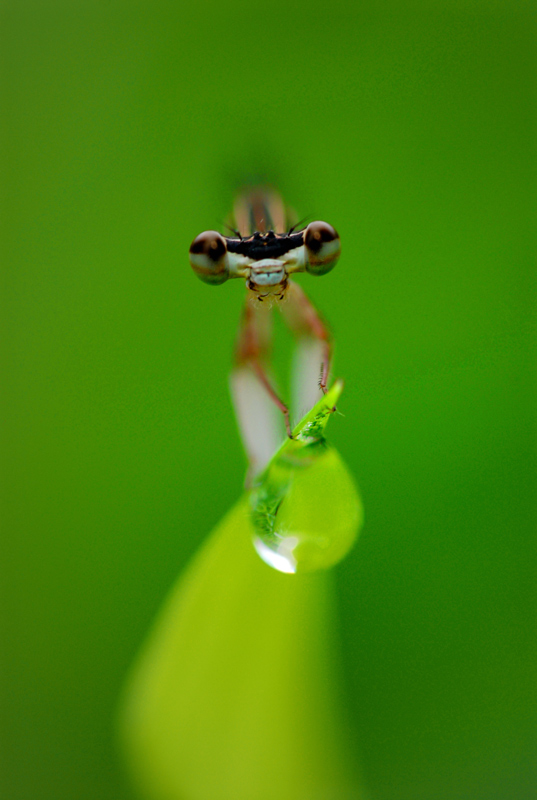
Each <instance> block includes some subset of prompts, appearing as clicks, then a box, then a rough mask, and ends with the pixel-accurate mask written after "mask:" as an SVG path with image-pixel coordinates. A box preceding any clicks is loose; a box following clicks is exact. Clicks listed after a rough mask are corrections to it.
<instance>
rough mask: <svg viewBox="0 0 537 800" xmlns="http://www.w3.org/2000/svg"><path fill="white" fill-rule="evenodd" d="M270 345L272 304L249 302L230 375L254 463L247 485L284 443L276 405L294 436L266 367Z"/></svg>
mask: <svg viewBox="0 0 537 800" xmlns="http://www.w3.org/2000/svg"><path fill="white" fill-rule="evenodd" d="M270 346H271V311H270V308H269V306H268V304H265V305H261V303H256V304H255V305H254V304H253V303H252V302H251V301H247V303H246V306H245V308H244V312H243V317H242V321H241V326H240V329H239V336H238V340H237V347H236V350H235V366H234V369H233V371H232V373H231V377H230V385H231V394H232V397H233V401H234V406H235V414H236V416H237V422H238V425H239V430H240V432H241V436H242V440H243V443H244V447H245V450H246V453H247V456H248V460H249V462H250V466H249V470H248V476H247V484H248V483H249V482H251V479H252V478H253V477H254V476H255V475H256V474H257V473H258V472H259V471H260V470H261V469H263V467H264V466H265V465H266V464H267V462H268V461H269V460H270V459H271V458H272V456H273V455H274V453H275V451H276V450H277V449H278V447H279V446H280V444H281V434H282V430H281V427H280V424H279V419H278V417H277V416H276V415H277V411H276V408H278V409H279V410H280V412H281V413H282V414H283V417H284V422H285V429H286V431H287V435H288V436H292V434H291V424H290V419H289V408H288V407H287V406H286V405H285V403H284V402H283V401H282V400H281V399H280V397H279V396H278V394H277V392H276V391H275V389H274V387H273V385H272V382H271V380H270V377H269V373H268V371H267V368H266V366H265V364H266V363H267V361H268V358H269V356H270Z"/></svg>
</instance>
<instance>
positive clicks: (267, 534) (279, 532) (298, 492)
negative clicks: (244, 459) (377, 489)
mask: <svg viewBox="0 0 537 800" xmlns="http://www.w3.org/2000/svg"><path fill="white" fill-rule="evenodd" d="M330 411H331V408H330V407H328V406H327V403H326V402H324V403H323V401H321V402H320V404H318V405H317V406H316V407H315V409H314V412H315V413H313V414H312V413H311V412H310V415H308V416H307V417H306V418H305V420H303V423H301V426H302V427H300V426H299V428H300V430H299V431H298V433H295V438H294V439H292V440H288V441H287V442H285V444H284V445H282V447H281V448H280V450H279V451H278V453H276V455H275V456H274V458H273V459H272V460H271V462H270V463H269V465H268V467H267V468H266V469H265V470H264V471H263V472H262V473H261V475H260V476H259V477H258V479H257V481H256V483H255V485H254V488H253V489H252V492H251V509H252V521H253V526H254V530H255V534H254V547H255V549H256V550H257V553H258V554H259V555H260V557H261V558H262V559H263V561H265V562H266V563H267V564H269V565H270V566H271V567H274V569H277V570H279V571H280V572H310V571H313V570H318V569H327V568H328V567H331V566H333V565H334V564H336V563H337V562H338V561H340V560H341V559H342V558H343V557H344V556H345V555H346V554H347V553H348V551H349V550H350V548H351V547H352V545H353V544H354V542H355V540H356V536H357V534H358V530H359V528H360V526H361V523H362V516H363V515H362V504H361V501H360V497H359V494H358V491H357V488H356V485H355V483H354V480H353V478H352V476H351V474H350V472H349V470H348V469H347V467H346V466H345V464H344V462H343V460H342V459H341V456H340V455H339V453H338V452H337V450H336V449H335V448H334V447H332V446H331V445H329V444H328V443H327V441H326V439H324V437H323V435H322V433H323V430H324V427H325V425H326V422H327V419H328V417H329V416H330Z"/></svg>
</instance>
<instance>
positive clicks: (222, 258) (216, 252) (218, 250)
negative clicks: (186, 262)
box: [190, 231, 229, 284]
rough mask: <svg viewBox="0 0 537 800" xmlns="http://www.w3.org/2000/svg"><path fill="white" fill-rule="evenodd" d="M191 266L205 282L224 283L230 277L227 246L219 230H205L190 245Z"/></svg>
mask: <svg viewBox="0 0 537 800" xmlns="http://www.w3.org/2000/svg"><path fill="white" fill-rule="evenodd" d="M190 266H191V267H192V269H193V270H194V272H195V273H196V275H197V276H198V278H200V280H202V281H205V283H212V284H219V283H224V281H227V279H228V278H229V265H228V258H227V246H226V240H225V239H224V237H223V236H222V235H221V234H220V233H218V231H204V232H203V233H200V235H199V236H196V238H195V239H194V241H193V242H192V244H191V245H190Z"/></svg>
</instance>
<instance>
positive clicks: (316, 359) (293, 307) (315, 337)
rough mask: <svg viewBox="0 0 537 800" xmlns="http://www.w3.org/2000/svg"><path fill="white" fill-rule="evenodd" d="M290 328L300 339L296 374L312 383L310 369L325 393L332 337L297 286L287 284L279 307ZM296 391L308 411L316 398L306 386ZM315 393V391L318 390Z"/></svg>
mask: <svg viewBox="0 0 537 800" xmlns="http://www.w3.org/2000/svg"><path fill="white" fill-rule="evenodd" d="M280 308H281V311H282V314H283V315H284V317H285V321H286V322H287V324H288V326H289V328H290V329H291V331H292V332H293V333H294V335H295V336H297V337H298V338H299V342H300V344H299V352H298V357H299V361H300V362H301V363H299V370H297V371H299V372H300V374H302V375H304V376H305V377H307V381H308V384H309V383H310V382H311V377H310V376H311V373H312V369H313V371H314V372H315V377H317V376H319V377H318V387H319V389H320V390H321V391H322V392H323V394H326V387H327V383H328V376H329V373H330V364H331V360H332V337H331V334H330V331H329V329H328V327H327V325H326V324H325V323H324V322H323V320H322V318H321V316H320V315H319V312H318V311H317V309H316V308H315V306H314V305H313V303H312V302H311V300H309V299H308V297H307V296H306V294H305V292H304V291H303V290H302V289H301V288H300V286H298V284H296V283H293V282H292V281H289V284H288V289H287V295H286V299H285V301H284V302H283V303H282V305H281V306H280ZM298 388H299V390H300V391H299V394H300V396H301V397H304V398H308V402H307V403H301V406H302V404H303V405H304V410H305V411H307V410H309V408H311V407H312V406H313V405H314V404H315V402H316V401H317V399H318V397H316V389H315V387H314V386H312V387H310V386H309V385H307V386H304V387H303V388H301V387H298ZM317 391H318V390H317Z"/></svg>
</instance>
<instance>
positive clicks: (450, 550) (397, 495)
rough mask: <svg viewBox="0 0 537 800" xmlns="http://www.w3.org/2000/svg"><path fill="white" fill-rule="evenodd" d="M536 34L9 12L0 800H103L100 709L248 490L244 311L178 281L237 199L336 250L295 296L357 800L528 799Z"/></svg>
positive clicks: (257, 9)
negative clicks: (358, 524) (306, 315)
mask: <svg viewBox="0 0 537 800" xmlns="http://www.w3.org/2000/svg"><path fill="white" fill-rule="evenodd" d="M533 13H534V11H533V9H532V7H531V6H530V4H527V3H524V2H522V3H514V2H495V0H483V2H472V1H471V0H460V2H455V0H454V2H442V0H440V2H430V3H425V2H424V3H410V4H406V3H405V4H401V3H399V2H397V1H396V0H386V2H376V3H375V2H374V3H371V2H367V3H353V2H349V0H334V2H331V3H330V4H329V5H327V6H322V5H314V4H310V3H305V2H296V3H293V4H288V3H286V2H283V1H281V0H277V2H273V3H271V4H268V5H267V4H266V3H244V2H239V0H228V2H226V3H212V2H205V3H195V4H186V3H181V2H165V0H157V2H152V3H149V2H134V3H133V2H129V3H127V2H125V1H124V0H121V2H118V1H117V0H102V1H101V2H97V1H96V0H86V1H85V2H84V0H80V1H79V2H60V1H59V0H52V2H48V3H38V2H25V0H18V2H15V0H11V1H8V2H7V3H4V4H3V9H2V26H1V39H2V54H3V56H2V57H3V60H4V68H3V78H2V84H3V85H2V93H3V97H4V101H3V106H4V109H5V112H4V114H3V117H4V118H3V121H2V126H3V128H4V132H5V136H4V142H5V145H6V146H5V148H4V156H3V162H4V163H3V171H4V180H3V184H4V190H3V195H4V203H3V205H4V211H3V214H2V216H3V239H4V245H3V247H2V250H3V253H4V258H5V266H6V267H7V269H5V270H3V285H4V289H3V296H4V300H3V302H4V303H6V310H5V312H4V313H3V315H2V316H3V323H2V324H3V325H5V331H4V333H3V348H2V349H3V351H4V355H3V358H4V361H5V369H7V376H8V381H7V384H5V389H6V387H7V391H4V402H5V413H4V422H3V425H4V438H5V448H6V449H5V452H7V455H8V457H7V459H5V460H4V463H3V473H4V475H3V493H4V501H3V506H4V509H3V512H2V517H3V527H4V531H5V533H4V537H3V538H4V542H3V550H4V554H5V555H4V567H3V569H2V572H3V573H4V575H3V580H2V583H3V584H4V610H3V615H2V617H3V625H4V644H3V645H2V650H3V657H2V660H3V662H4V667H3V673H4V677H3V683H4V688H3V705H2V711H1V714H2V719H1V728H2V735H3V737H4V738H5V745H4V752H5V765H4V768H3V773H4V774H3V776H2V778H1V781H2V784H3V788H2V789H1V794H2V797H3V798H6V800H33V799H34V798H36V800H37V799H39V800H68V799H71V798H77V800H127V798H130V797H131V793H130V789H129V787H128V786H127V784H126V782H125V781H124V779H123V777H122V775H121V768H120V767H119V766H118V763H117V757H116V754H115V750H114V743H113V717H114V714H115V709H116V703H117V696H118V693H119V691H120V688H121V686H122V682H123V680H124V676H125V673H126V671H127V669H128V667H129V665H130V663H131V662H132V659H133V658H134V656H135V654H136V652H137V649H138V648H139V645H140V643H141V642H142V640H143V638H144V635H145V633H146V632H147V630H148V629H149V628H150V625H151V621H152V619H153V617H154V615H155V613H156V611H157V609H158V608H159V605H160V604H161V602H162V599H163V597H164V596H165V594H166V592H167V590H168V588H169V587H170V586H171V584H172V583H173V581H174V580H175V578H176V577H177V575H178V574H179V572H180V571H181V570H182V569H183V567H184V566H185V564H186V563H187V562H188V560H189V558H190V557H191V556H192V554H193V553H194V552H195V551H196V549H197V548H198V546H199V545H200V543H201V542H202V541H203V539H204V538H205V537H206V536H207V534H208V533H209V532H210V530H211V528H212V527H213V526H214V525H215V523H216V522H217V521H218V520H219V519H220V518H221V516H222V515H223V514H224V512H226V511H227V510H228V508H229V507H230V506H231V504H232V503H233V502H234V501H235V499H236V498H237V496H238V494H239V492H240V489H241V485H242V479H243V474H244V466H245V464H244V458H243V454H242V451H241V446H240V443H239V440H238V436H237V432H236V429H235V424H234V420H233V414H232V409H231V404H230V401H229V399H228V395H227V375H228V370H229V365H230V360H231V350H232V343H233V340H234V336H235V331H236V327H237V323H238V318H239V313H240V308H241V304H242V301H243V296H244V290H243V287H242V286H241V285H240V283H238V282H237V283H230V284H226V285H224V286H222V287H216V288H213V287H208V286H205V285H203V284H202V283H201V282H200V281H198V280H197V279H196V278H195V277H194V276H193V274H192V272H191V270H190V267H189V265H188V259H187V251H188V246H189V243H190V241H191V240H192V238H193V237H194V236H195V235H196V234H198V233H199V232H200V231H201V230H204V229H207V228H218V227H219V226H220V224H221V221H222V220H223V219H224V218H225V216H226V214H227V212H228V210H229V207H230V203H231V198H232V193H233V190H234V188H235V185H236V183H237V181H238V180H240V179H241V178H243V177H245V176H248V175H252V174H254V173H255V172H258V173H261V174H264V175H267V176H269V177H272V178H273V180H274V181H275V182H276V183H277V184H278V185H279V186H280V188H281V190H282V192H283V194H284V196H285V197H286V198H287V199H288V202H289V203H291V204H292V205H293V206H294V207H296V209H297V211H298V213H299V214H301V215H306V214H310V215H311V216H312V218H320V219H327V220H328V221H330V222H332V223H333V224H334V225H335V226H336V227H337V228H338V230H339V232H340V234H341V238H342V243H343V256H342V258H341V261H340V263H339V265H338V267H337V268H336V270H335V271H334V272H333V273H331V274H330V275H329V276H327V277H326V278H324V279H317V280H316V279H313V278H309V276H305V277H303V279H302V280H301V283H302V285H303V286H304V287H305V289H306V291H307V292H308V293H309V294H310V296H311V297H312V298H313V299H314V300H315V301H316V302H317V304H318V305H319V307H320V308H321V309H322V312H323V313H324V315H325V316H326V318H327V319H328V320H329V321H330V323H331V326H332V328H333V330H334V333H335V337H336V342H337V364H336V373H337V374H338V375H341V376H342V377H344V378H345V381H346V390H345V396H344V398H343V400H342V402H341V410H342V411H343V413H344V414H345V417H344V418H341V417H339V418H337V419H335V420H334V423H333V424H332V425H331V430H330V437H331V440H332V441H333V442H334V443H335V444H336V445H337V446H338V447H339V449H340V451H341V453H342V455H343V456H344V458H345V459H346V461H347V462H348V463H349V464H350V466H351V468H352V470H353V472H354V473H355V475H356V476H357V478H358V481H359V483H360V486H361V489H362V493H363V497H364V503H365V508H366V526H365V529H364V532H363V534H362V537H361V539H360V541H359V544H358V546H357V547H356V548H355V550H354V551H353V552H352V553H351V555H350V556H349V557H348V558H347V560H346V561H344V562H343V563H342V564H341V565H340V566H338V567H337V569H336V580H337V590H338V601H339V608H340V613H339V617H338V628H339V630H338V635H339V636H340V638H341V641H342V654H343V667H344V675H345V696H346V704H347V705H348V707H349V708H350V710H351V714H352V718H353V723H354V726H355V729H356V752H357V757H361V759H362V763H363V770H364V774H365V779H366V784H367V786H368V788H369V792H370V795H371V798H372V800H433V799H434V800H436V799H437V798H438V799H439V800H444V799H445V800H466V799H467V800H481V799H482V800H513V798H530V797H532V796H533V792H534V791H535V785H536V783H535V772H534V771H533V767H534V764H535V755H536V751H535V737H534V734H535V722H536V717H537V714H536V704H535V685H536V684H535V679H536V677H537V676H536V669H535V664H536V658H535V657H536V644H535V642H536V639H535V600H536V596H535V570H534V565H535V550H534V534H535V521H536V507H535V506H536V501H535V438H534V420H535V417H534V415H535V405H534V403H535V394H534V366H535V361H534V359H535V336H534V334H535V328H534V324H535V265H534V260H533V256H534V252H535V247H534V244H535V243H534V239H533V231H532V223H533V222H534V212H535V204H534V193H533V190H534V180H535V172H534V161H533V155H534V136H535V126H534V108H535V85H534V75H535V55H534V52H535V27H534V19H533ZM6 112H7V113H6ZM6 190H7V191H6ZM185 409H187V410H188V418H189V425H188V427H186V428H185V427H184V425H183V424H182V419H183V416H184V412H185ZM215 800H218V798H215ZM252 800H255V798H252Z"/></svg>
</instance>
